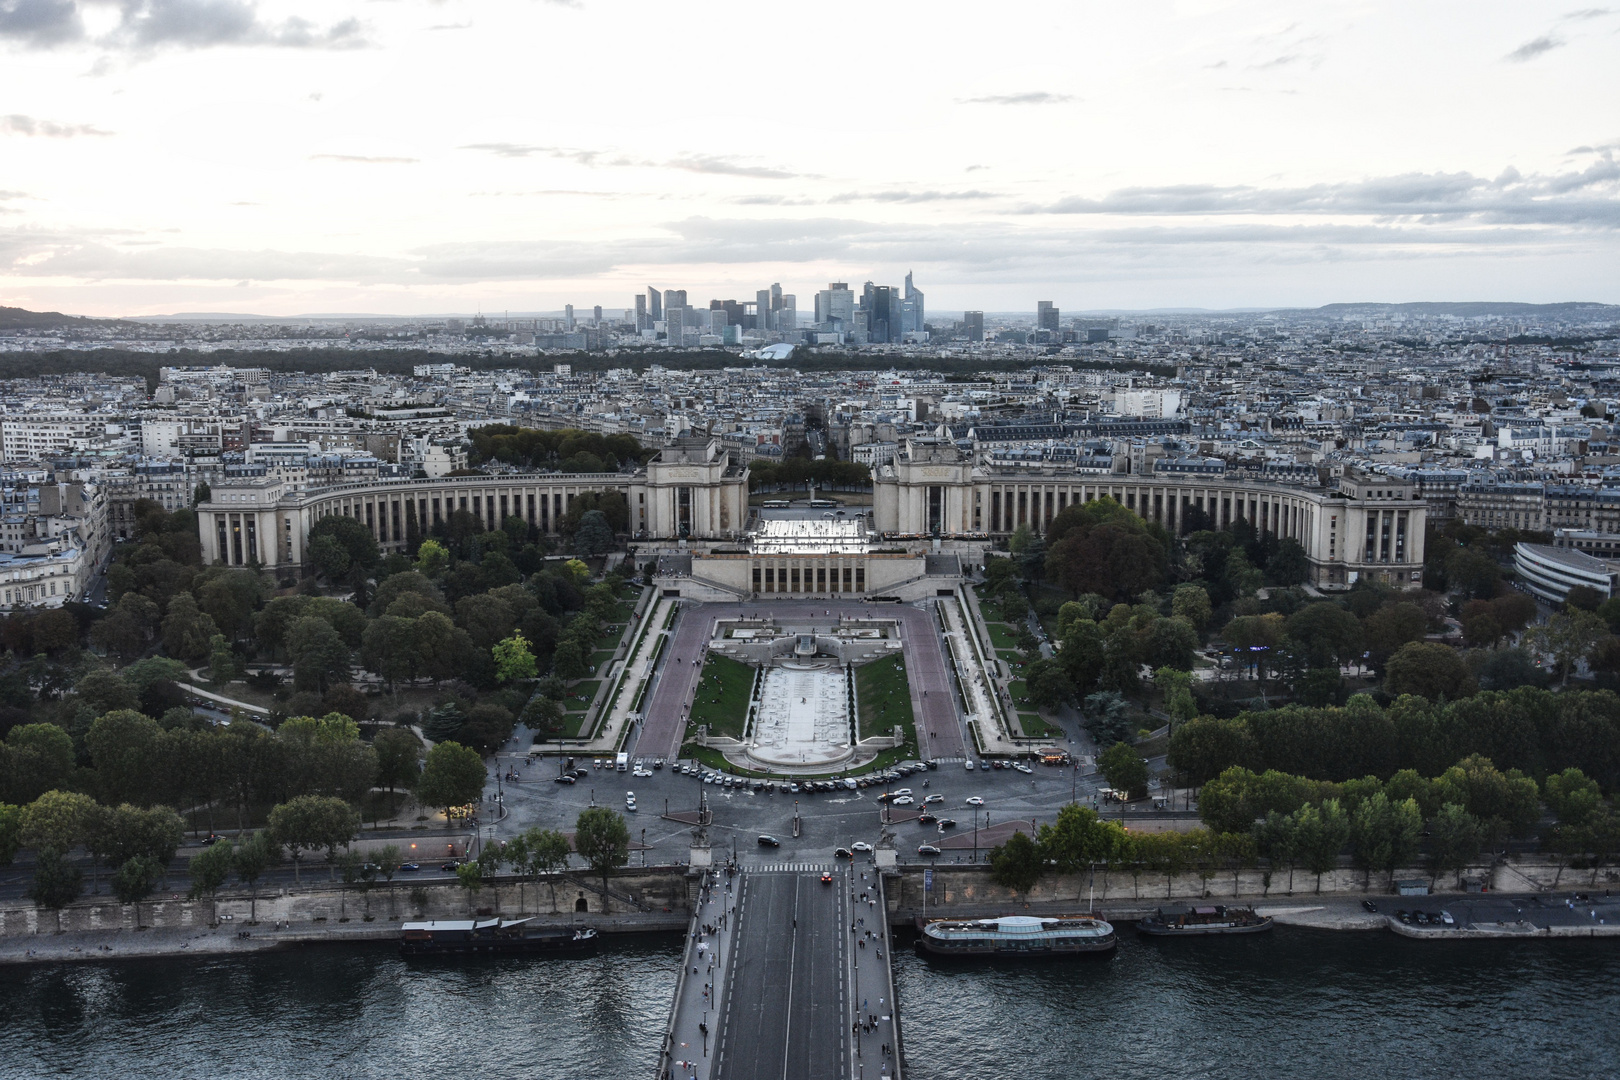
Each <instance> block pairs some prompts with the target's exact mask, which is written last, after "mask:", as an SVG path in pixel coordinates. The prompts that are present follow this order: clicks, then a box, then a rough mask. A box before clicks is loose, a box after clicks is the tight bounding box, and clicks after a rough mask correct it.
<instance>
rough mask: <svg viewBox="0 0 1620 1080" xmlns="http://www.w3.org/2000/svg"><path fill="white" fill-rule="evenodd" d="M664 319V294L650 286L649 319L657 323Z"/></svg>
mask: <svg viewBox="0 0 1620 1080" xmlns="http://www.w3.org/2000/svg"><path fill="white" fill-rule="evenodd" d="M663 317H664V294H663V293H661V292H659V291H658V290H657V289H655V288H653V287H652V286H651V285H649V286H647V318H649V319H651V320H652V321H653V322H657V321H658V320H660V319H662V318H663Z"/></svg>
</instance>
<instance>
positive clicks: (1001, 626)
mask: <svg viewBox="0 0 1620 1080" xmlns="http://www.w3.org/2000/svg"><path fill="white" fill-rule="evenodd" d="M985 627H986V629H988V630H989V631H990V643H991V645H993V646H994V647H995V648H997V649H1016V648H1018V635H1017V634H1016V633H1014V632H1013V629H1012V627H1010V626H1008V625H1007V624H1006V623H998V622H993V623H985Z"/></svg>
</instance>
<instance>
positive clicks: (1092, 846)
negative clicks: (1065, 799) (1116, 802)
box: [1038, 803, 1125, 874]
mask: <svg viewBox="0 0 1620 1080" xmlns="http://www.w3.org/2000/svg"><path fill="white" fill-rule="evenodd" d="M1124 837H1125V830H1124V829H1123V828H1121V827H1120V824H1119V823H1118V822H1116V821H1103V820H1102V819H1101V818H1099V817H1098V815H1097V812H1096V811H1095V810H1093V809H1091V808H1090V807H1087V806H1080V805H1079V804H1077V803H1068V804H1066V805H1065V806H1063V807H1062V808H1061V809H1059V810H1058V816H1057V821H1056V822H1055V823H1054V824H1052V825H1043V826H1041V830H1040V836H1039V840H1038V843H1039V846H1040V849H1041V853H1042V854H1043V855H1044V856H1045V857H1046V858H1047V859H1048V860H1050V861H1051V862H1052V863H1053V864H1054V865H1055V866H1056V867H1057V869H1058V872H1059V873H1063V874H1072V873H1076V872H1078V871H1080V870H1082V869H1084V868H1086V867H1088V866H1092V865H1095V864H1099V863H1100V864H1108V863H1113V862H1116V861H1118V859H1119V857H1120V853H1121V851H1122V850H1123V847H1124Z"/></svg>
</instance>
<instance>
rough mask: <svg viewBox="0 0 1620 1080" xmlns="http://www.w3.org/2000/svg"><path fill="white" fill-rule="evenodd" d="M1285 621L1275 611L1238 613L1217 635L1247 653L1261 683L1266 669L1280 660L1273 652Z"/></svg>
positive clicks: (1280, 639) (1282, 633)
mask: <svg viewBox="0 0 1620 1080" xmlns="http://www.w3.org/2000/svg"><path fill="white" fill-rule="evenodd" d="M1285 629H1286V624H1285V623H1284V621H1283V617H1282V616H1281V615H1279V614H1277V613H1276V612H1272V613H1270V614H1267V615H1240V616H1238V617H1237V618H1235V619H1233V620H1232V621H1231V622H1229V623H1227V624H1226V628H1225V629H1224V630H1222V631H1221V637H1222V638H1224V639H1225V640H1226V641H1227V642H1228V643H1229V644H1231V645H1234V646H1236V647H1237V648H1239V649H1242V650H1243V651H1244V652H1245V653H1246V654H1248V656H1249V658H1250V660H1251V661H1252V662H1253V664H1254V666H1255V671H1256V673H1257V674H1258V675H1259V676H1260V679H1261V681H1262V682H1264V680H1265V677H1266V668H1268V667H1275V666H1277V665H1278V663H1279V662H1280V657H1279V656H1278V655H1277V653H1278V649H1279V647H1280V646H1281V645H1282V642H1283V635H1284V632H1285Z"/></svg>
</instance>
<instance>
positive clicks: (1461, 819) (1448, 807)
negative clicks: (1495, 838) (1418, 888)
mask: <svg viewBox="0 0 1620 1080" xmlns="http://www.w3.org/2000/svg"><path fill="white" fill-rule="evenodd" d="M1484 840H1485V833H1484V830H1483V829H1482V828H1481V827H1480V823H1479V821H1478V820H1477V819H1476V818H1475V817H1474V815H1472V814H1470V813H1469V812H1468V811H1467V810H1464V809H1463V808H1462V807H1461V806H1458V805H1457V804H1456V803H1446V804H1445V805H1444V806H1442V807H1441V808H1440V812H1439V813H1438V814H1436V815H1435V816H1434V820H1433V821H1431V822H1429V852H1428V859H1427V861H1428V866H1429V887H1430V888H1431V889H1432V888H1434V883H1435V882H1436V881H1438V880H1439V879H1440V875H1441V874H1445V873H1456V874H1457V876H1458V879H1459V880H1458V884H1459V885H1460V884H1461V877H1462V872H1463V871H1464V870H1465V869H1467V867H1468V864H1469V863H1470V862H1472V861H1473V860H1474V857H1475V856H1477V855H1478V854H1479V848H1480V845H1481V844H1482V843H1484Z"/></svg>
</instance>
